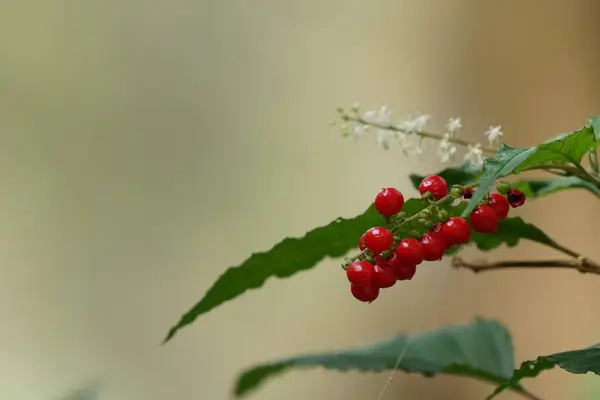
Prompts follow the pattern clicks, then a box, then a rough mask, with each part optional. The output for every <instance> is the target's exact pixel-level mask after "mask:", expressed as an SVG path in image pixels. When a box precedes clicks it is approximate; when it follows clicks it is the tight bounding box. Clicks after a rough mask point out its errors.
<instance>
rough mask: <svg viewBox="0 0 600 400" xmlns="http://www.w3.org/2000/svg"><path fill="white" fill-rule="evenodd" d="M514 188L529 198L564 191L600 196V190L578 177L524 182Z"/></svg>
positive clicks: (516, 184)
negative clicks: (585, 192) (577, 190)
mask: <svg viewBox="0 0 600 400" xmlns="http://www.w3.org/2000/svg"><path fill="white" fill-rule="evenodd" d="M512 187H514V188H515V189H519V190H520V191H522V192H523V193H524V194H525V196H527V197H528V198H536V197H541V196H545V195H547V194H552V193H556V192H559V191H561V190H564V189H586V190H588V191H589V192H592V193H593V194H595V195H597V196H600V189H598V188H597V187H596V186H595V185H593V184H591V183H590V182H588V181H584V180H583V179H581V178H579V177H577V176H561V177H557V178H550V179H529V180H522V181H518V182H516V183H514V184H512Z"/></svg>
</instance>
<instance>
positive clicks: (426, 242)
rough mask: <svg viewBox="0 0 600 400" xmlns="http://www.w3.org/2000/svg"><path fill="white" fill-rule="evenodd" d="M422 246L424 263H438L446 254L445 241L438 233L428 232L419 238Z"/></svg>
mask: <svg viewBox="0 0 600 400" xmlns="http://www.w3.org/2000/svg"><path fill="white" fill-rule="evenodd" d="M421 244H422V245H423V259H424V260H425V261H439V260H441V259H442V257H443V256H444V253H445V252H446V241H445V240H444V237H443V236H442V234H441V233H439V232H429V233H425V234H423V236H422V237H421Z"/></svg>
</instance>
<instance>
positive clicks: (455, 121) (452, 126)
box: [446, 118, 462, 136]
mask: <svg viewBox="0 0 600 400" xmlns="http://www.w3.org/2000/svg"><path fill="white" fill-rule="evenodd" d="M460 128H462V122H461V120H460V118H450V119H449V120H448V123H447V124H446V129H447V130H448V133H449V134H450V135H451V136H454V135H455V134H457V133H458V131H460Z"/></svg>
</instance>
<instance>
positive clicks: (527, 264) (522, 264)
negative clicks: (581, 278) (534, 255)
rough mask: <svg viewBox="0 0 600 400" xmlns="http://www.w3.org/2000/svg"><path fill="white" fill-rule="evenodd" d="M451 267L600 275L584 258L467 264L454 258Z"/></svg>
mask: <svg viewBox="0 0 600 400" xmlns="http://www.w3.org/2000/svg"><path fill="white" fill-rule="evenodd" d="M452 266H453V267H454V268H465V269H470V270H471V271H473V272H475V273H478V272H486V271H494V270H499V269H513V268H539V269H549V268H567V269H574V270H577V271H579V272H581V273H591V274H598V275H600V265H598V264H596V263H595V262H593V261H590V260H588V259H586V258H581V259H576V260H510V261H497V262H469V261H465V260H463V259H462V258H461V257H454V258H453V259H452Z"/></svg>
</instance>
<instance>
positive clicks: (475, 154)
mask: <svg viewBox="0 0 600 400" xmlns="http://www.w3.org/2000/svg"><path fill="white" fill-rule="evenodd" d="M464 160H465V161H466V162H468V163H469V164H471V166H472V167H473V168H475V169H479V168H481V166H482V165H483V160H484V157H483V150H481V143H477V144H475V145H472V144H470V145H469V146H468V149H467V154H465V156H464Z"/></svg>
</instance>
